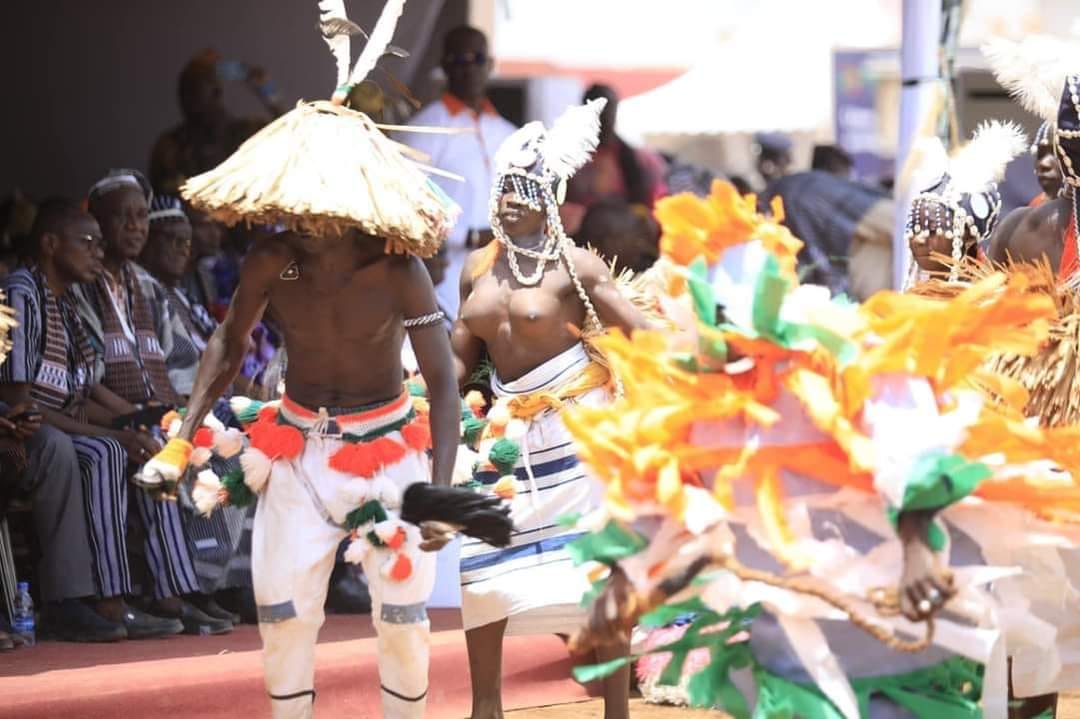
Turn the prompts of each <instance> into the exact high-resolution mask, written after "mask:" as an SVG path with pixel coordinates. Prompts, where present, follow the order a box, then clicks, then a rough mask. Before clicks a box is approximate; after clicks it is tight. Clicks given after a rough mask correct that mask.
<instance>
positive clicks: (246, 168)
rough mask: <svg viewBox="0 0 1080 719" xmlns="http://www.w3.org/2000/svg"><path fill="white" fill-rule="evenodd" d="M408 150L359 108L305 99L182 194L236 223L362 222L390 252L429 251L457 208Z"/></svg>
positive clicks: (314, 225) (336, 231)
mask: <svg viewBox="0 0 1080 719" xmlns="http://www.w3.org/2000/svg"><path fill="white" fill-rule="evenodd" d="M410 152H411V151H410V150H409V149H408V148H407V147H405V146H404V145H401V144H400V143H397V142H394V141H393V140H391V139H389V138H388V137H386V136H385V135H383V134H382V132H381V131H380V130H379V129H378V128H377V127H376V126H375V123H374V122H373V121H372V120H371V119H370V118H369V117H368V116H367V115H365V114H363V113H361V112H356V111H355V110H350V109H348V108H346V107H342V106H340V105H335V104H332V103H329V102H311V103H303V102H301V103H299V104H298V105H297V106H296V108H295V109H293V110H292V111H291V112H289V113H287V114H285V115H284V116H282V117H280V118H278V119H277V120H276V121H274V122H273V123H271V124H269V125H267V126H266V127H265V128H263V129H262V130H261V131H260V132H258V133H257V134H256V135H254V136H253V137H252V138H251V139H249V140H248V141H247V142H245V143H244V144H243V145H241V146H240V148H239V149H238V150H237V151H236V152H235V153H234V154H233V155H232V156H231V157H230V158H229V159H227V160H225V162H223V163H221V164H220V165H218V166H217V167H216V168H214V169H213V170H211V171H209V172H206V173H203V174H201V175H198V176H196V177H193V178H191V179H190V180H188V181H187V182H186V183H185V184H184V186H183V187H182V188H181V189H180V192H181V194H182V195H183V196H184V198H185V199H186V200H187V201H188V202H190V203H191V204H192V205H193V206H195V207H196V208H197V209H200V210H202V211H204V212H207V213H208V214H210V215H211V216H212V217H213V218H214V219H217V220H219V221H221V222H224V223H226V224H228V225H233V224H236V223H239V222H246V223H254V224H267V225H278V224H280V225H284V226H285V227H286V228H288V229H290V230H293V231H296V232H302V233H309V234H318V235H327V234H330V235H339V236H340V235H342V234H344V233H345V232H346V231H347V230H350V229H358V230H360V231H362V232H364V233H366V234H368V235H372V236H374V237H376V238H379V239H382V240H385V241H386V243H387V250H388V251H392V252H408V253H411V254H415V255H418V256H420V257H430V256H431V255H433V254H435V252H436V251H437V250H438V249H439V246H440V244H441V243H442V242H443V240H444V239H445V238H446V235H447V233H448V232H449V230H450V228H451V226H452V225H453V223H454V221H455V220H456V219H457V214H458V212H459V210H458V208H457V206H456V205H454V203H453V202H452V201H451V200H450V199H449V198H448V197H447V196H446V195H445V193H443V192H442V190H441V189H440V188H439V187H438V185H436V184H435V183H434V182H432V181H431V180H430V179H429V178H428V177H427V175H426V174H425V173H424V171H423V170H422V169H421V167H420V166H419V165H418V164H417V163H416V162H414V161H413V160H412V159H411V158H410V157H409V156H408V155H407V154H406V153H410Z"/></svg>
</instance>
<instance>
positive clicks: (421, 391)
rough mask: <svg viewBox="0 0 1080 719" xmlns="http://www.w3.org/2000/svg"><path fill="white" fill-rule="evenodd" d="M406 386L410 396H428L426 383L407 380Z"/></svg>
mask: <svg viewBox="0 0 1080 719" xmlns="http://www.w3.org/2000/svg"><path fill="white" fill-rule="evenodd" d="M405 386H406V387H407V388H408V390H409V396H410V397H426V396H427V389H425V388H424V385H422V384H420V383H419V382H411V381H410V382H406V383H405Z"/></svg>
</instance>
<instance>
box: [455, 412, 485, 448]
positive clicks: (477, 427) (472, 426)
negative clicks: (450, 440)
mask: <svg viewBox="0 0 1080 719" xmlns="http://www.w3.org/2000/svg"><path fill="white" fill-rule="evenodd" d="M462 424H463V425H464V427H463V429H462V433H461V439H462V440H463V441H464V442H465V444H466V445H468V446H469V447H470V448H475V447H476V444H477V442H479V441H480V435H481V434H483V432H484V427H487V421H486V420H483V419H481V418H479V417H477V416H476V415H474V414H473V413H472V410H469V416H467V417H465V418H464V419H463V420H462Z"/></svg>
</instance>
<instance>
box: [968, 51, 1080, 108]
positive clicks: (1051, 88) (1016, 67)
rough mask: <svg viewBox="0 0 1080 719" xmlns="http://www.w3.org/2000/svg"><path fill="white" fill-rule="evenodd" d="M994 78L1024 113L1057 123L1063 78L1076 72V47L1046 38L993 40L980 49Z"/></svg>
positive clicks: (1079, 64)
mask: <svg viewBox="0 0 1080 719" xmlns="http://www.w3.org/2000/svg"><path fill="white" fill-rule="evenodd" d="M982 51H983V54H984V55H985V56H986V59H987V60H988V61H989V63H990V68H991V69H992V70H993V72H994V77H996V78H997V81H998V82H999V83H1001V85H1002V87H1004V88H1005V89H1006V90H1008V91H1009V93H1010V94H1012V96H1013V97H1015V98H1016V100H1017V102H1019V103H1020V104H1021V105H1022V106H1023V107H1024V109H1026V110H1027V111H1028V112H1031V113H1033V114H1035V115H1037V116H1038V117H1040V118H1041V119H1043V120H1049V121H1050V122H1051V123H1053V122H1054V121H1056V120H1057V113H1058V103H1059V102H1060V100H1061V88H1062V87H1063V86H1064V85H1065V77H1066V76H1067V75H1069V74H1070V73H1076V72H1080V45H1078V44H1077V43H1075V42H1073V43H1070V42H1065V41H1064V40H1061V39H1059V38H1056V37H1051V36H1049V35H1029V36H1027V37H1025V38H1024V39H1023V40H1020V41H1016V40H1008V39H1006V38H995V39H994V40H991V41H989V42H987V43H986V44H985V45H983V47H982Z"/></svg>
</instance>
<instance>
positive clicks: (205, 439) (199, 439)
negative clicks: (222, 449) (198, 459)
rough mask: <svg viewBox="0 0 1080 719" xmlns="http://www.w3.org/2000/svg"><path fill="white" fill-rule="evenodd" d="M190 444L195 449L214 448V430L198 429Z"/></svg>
mask: <svg viewBox="0 0 1080 719" xmlns="http://www.w3.org/2000/svg"><path fill="white" fill-rule="evenodd" d="M191 443H192V444H193V445H195V446H196V447H206V448H207V449H209V448H211V447H213V446H214V430H212V429H210V428H209V427H199V428H198V429H197V430H195V438H194V439H192V440H191Z"/></svg>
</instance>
